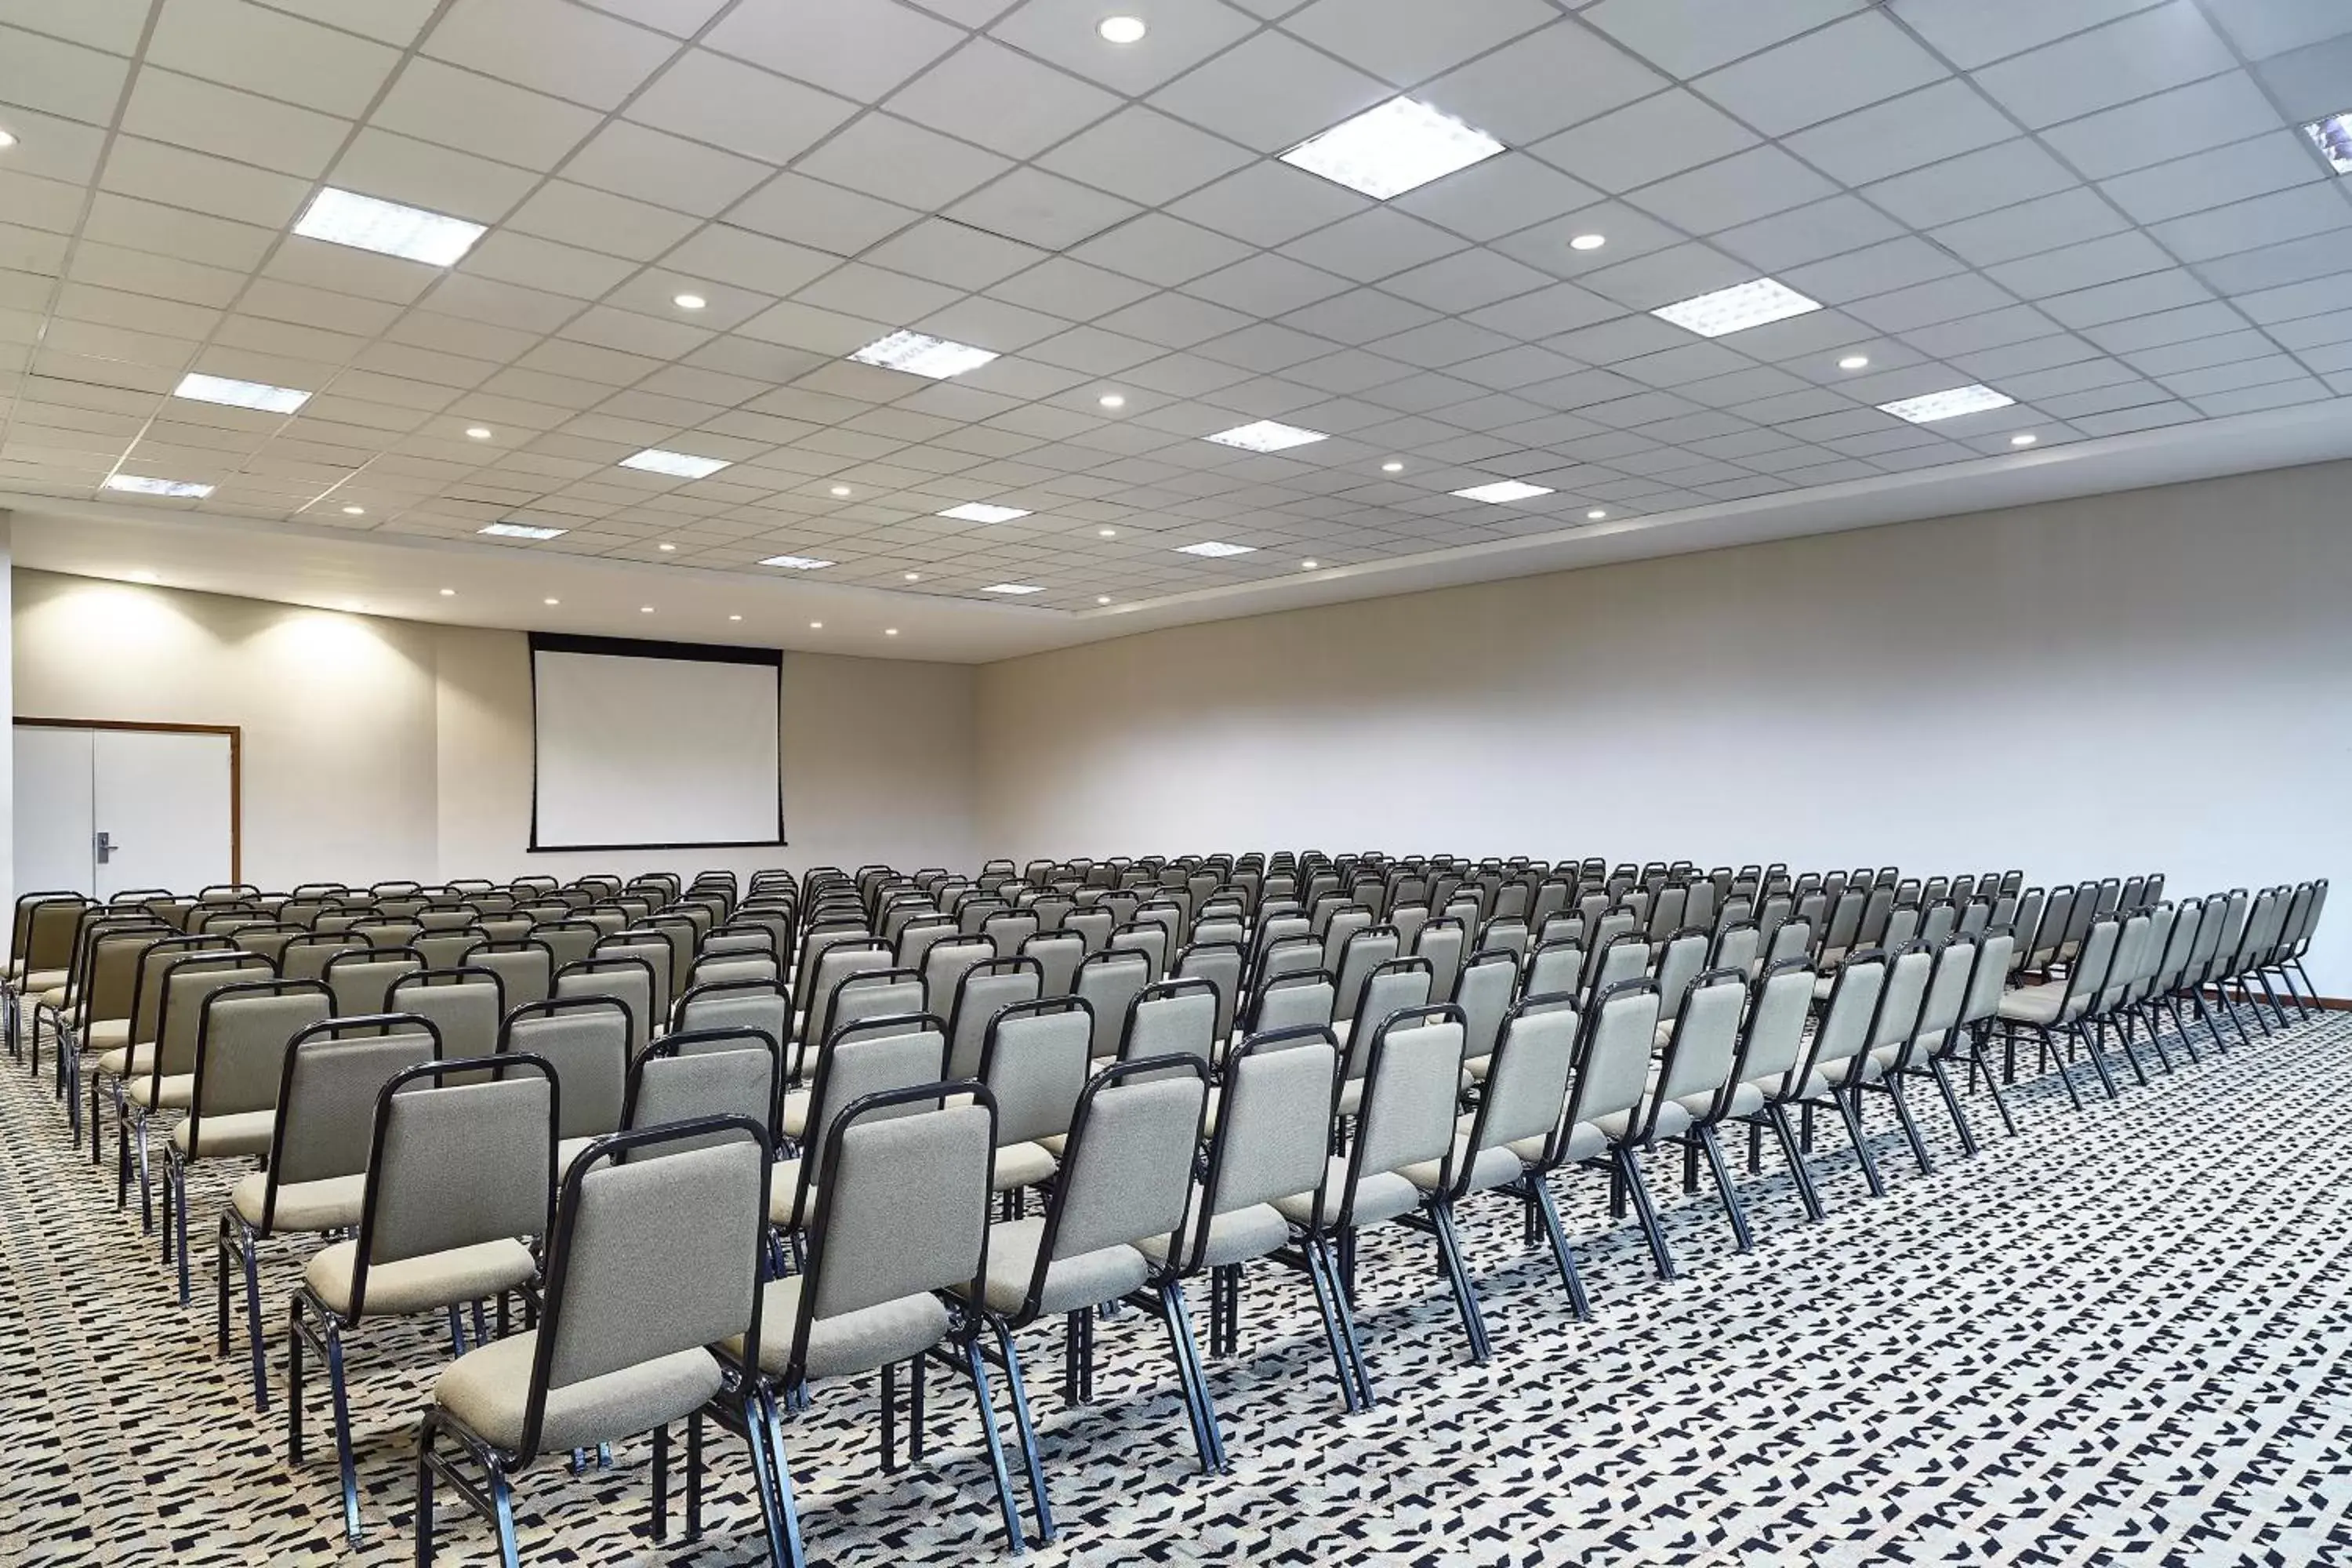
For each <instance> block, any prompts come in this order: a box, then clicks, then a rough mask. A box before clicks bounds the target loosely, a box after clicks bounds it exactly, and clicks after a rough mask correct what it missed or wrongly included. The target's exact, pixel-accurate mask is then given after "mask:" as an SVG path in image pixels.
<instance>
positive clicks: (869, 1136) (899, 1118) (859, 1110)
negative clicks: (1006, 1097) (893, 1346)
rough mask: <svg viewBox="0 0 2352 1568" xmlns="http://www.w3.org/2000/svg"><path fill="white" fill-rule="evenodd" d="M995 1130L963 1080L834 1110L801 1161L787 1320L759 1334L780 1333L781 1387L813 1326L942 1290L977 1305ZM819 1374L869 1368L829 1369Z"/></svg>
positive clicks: (803, 1355)
mask: <svg viewBox="0 0 2352 1568" xmlns="http://www.w3.org/2000/svg"><path fill="white" fill-rule="evenodd" d="M995 1122H996V1106H995V1103H994V1100H993V1099H992V1096H991V1095H990V1093H989V1091H988V1089H985V1088H984V1087H982V1085H980V1084H977V1083H973V1082H971V1081H970V1080H968V1079H967V1080H959V1081H957V1082H953V1083H949V1084H939V1085H926V1084H917V1085H912V1086H909V1087H908V1088H904V1089H893V1090H888V1091H886V1092H883V1093H880V1094H874V1095H868V1096H866V1097H865V1098H863V1099H861V1100H856V1102H855V1103H852V1104H849V1105H845V1106H844V1107H843V1108H842V1112H841V1114H840V1115H839V1116H837V1117H835V1119H834V1122H833V1126H832V1127H831V1129H829V1130H828V1131H827V1134H826V1137H825V1140H824V1143H823V1144H822V1145H820V1146H818V1147H817V1148H816V1149H815V1150H814V1152H813V1154H812V1159H813V1162H814V1163H815V1164H816V1165H817V1167H818V1176H817V1199H816V1205H815V1208H814V1213H812V1215H810V1218H809V1230H808V1245H807V1252H808V1258H807V1263H806V1266H805V1267H804V1268H803V1273H802V1276H801V1279H802V1286H801V1289H800V1292H799V1297H798V1315H797V1317H796V1318H795V1320H794V1321H793V1322H792V1323H789V1324H785V1323H776V1324H772V1325H770V1326H769V1331H770V1332H772V1333H779V1334H782V1333H789V1334H790V1335H791V1340H790V1348H789V1349H788V1351H787V1352H786V1354H785V1372H784V1381H785V1383H786V1384H787V1385H791V1384H795V1383H797V1382H799V1381H800V1380H801V1379H803V1378H804V1377H806V1376H807V1375H808V1374H809V1371H810V1366H809V1347H810V1344H811V1342H812V1340H813V1338H814V1331H815V1327H816V1325H817V1324H818V1323H819V1322H822V1321H827V1320H830V1319H836V1318H847V1317H850V1316H852V1315H854V1314H856V1313H860V1312H866V1311H870V1310H873V1309H875V1308H877V1307H884V1306H887V1305H889V1304H890V1303H891V1302H894V1301H904V1300H909V1299H913V1298H919V1297H922V1296H926V1295H930V1294H934V1293H939V1292H944V1291H948V1290H960V1291H961V1292H963V1293H964V1295H965V1296H966V1298H967V1299H968V1300H980V1299H981V1296H982V1280H983V1279H984V1275H983V1273H982V1269H983V1266H984V1258H985V1254H986V1252H987V1248H988V1203H989V1187H990V1184H991V1183H992V1179H993V1175H994V1170H995V1152H996V1149H997V1147H998V1146H999V1143H1000V1138H1001V1135H1000V1134H999V1132H998V1131H997V1130H996V1126H995ZM827 1370H828V1372H830V1373H835V1374H836V1375H838V1374H841V1373H854V1372H865V1371H870V1370H873V1369H872V1368H870V1367H865V1366H852V1367H846V1368H843V1367H835V1366H833V1365H832V1364H831V1363H828V1364H827Z"/></svg>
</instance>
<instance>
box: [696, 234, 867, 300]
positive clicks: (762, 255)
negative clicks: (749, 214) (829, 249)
mask: <svg viewBox="0 0 2352 1568" xmlns="http://www.w3.org/2000/svg"><path fill="white" fill-rule="evenodd" d="M663 262H664V265H666V266H667V267H670V268H674V269H676V270H677V271H680V272H686V273H691V274H693V275H695V276H697V277H701V278H708V279H711V280H712V281H714V282H719V283H731V284H733V285H735V287H737V288H739V289H751V290H753V291H755V292H758V293H763V294H780V293H789V292H791V291H792V290H793V289H798V288H800V287H801V286H802V285H803V284H805V283H807V282H809V281H811V280H812V279H816V278H818V277H821V276H823V275H824V273H825V272H826V271H828V270H829V269H831V268H833V267H834V266H835V265H836V259H835V258H834V257H831V256H827V255H825V254H824V253H823V252H820V251H814V250H810V249H807V248H805V247H802V246H797V245H793V244H790V243H788V242H786V241H784V240H781V239H774V238H771V237H768V236H767V235H763V234H753V233H751V231H750V230H748V229H740V228H735V227H733V226H730V225H727V224H716V223H714V224H708V225H706V226H703V227H701V228H699V229H698V230H696V231H695V232H694V234H693V235H692V236H690V237H688V239H687V240H686V242H685V243H684V244H682V245H680V246H679V247H677V249H675V250H673V251H671V252H670V253H669V254H668V255H667V256H666V257H664V258H663Z"/></svg>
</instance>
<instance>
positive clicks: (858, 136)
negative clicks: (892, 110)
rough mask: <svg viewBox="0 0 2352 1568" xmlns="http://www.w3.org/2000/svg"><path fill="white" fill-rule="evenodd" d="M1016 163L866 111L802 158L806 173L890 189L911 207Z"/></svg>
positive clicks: (936, 201)
mask: <svg viewBox="0 0 2352 1568" xmlns="http://www.w3.org/2000/svg"><path fill="white" fill-rule="evenodd" d="M1012 166H1013V165H1012V163H1010V162H1009V161H1008V160H1006V159H1003V158H1000V157H998V156H997V155H996V154H995V153H989V152H983V151H982V149H980V148H978V147H974V146H971V145H969V144H967V143H965V142H958V141H954V140H952V139H951V138H949V137H946V136H941V135H940V134H939V133H938V132H934V131H926V130H924V129H923V128H922V127H921V126H919V125H914V124H910V123H908V121H904V120H900V119H898V118H897V117H895V116H893V115H888V114H863V115H860V116H859V117H858V118H857V119H856V120H854V121H850V123H849V124H848V125H847V126H845V127H844V128H843V130H842V132H841V133H840V134H839V135H836V136H835V137H834V138H833V139H832V140H830V141H828V142H825V143H824V145H823V146H821V147H819V148H817V149H816V150H815V151H814V152H813V153H809V154H808V155H807V156H806V157H804V158H803V159H802V160H801V161H800V164H799V167H800V170H801V172H802V173H803V174H814V175H815V176H817V177H818V178H819V179H822V180H830V181H831V182H833V183H834V184H836V185H845V186H847V187H848V188H849V189H851V190H853V191H864V192H874V191H887V192H889V193H890V196H891V198H892V199H893V200H896V201H899V202H903V203H905V204H907V205H909V206H916V207H940V206H944V205H947V204H948V203H949V202H951V201H953V200H955V199H956V198H957V197H958V196H960V195H964V194H965V193H966V192H968V191H970V190H971V189H972V188H973V187H974V186H975V185H978V184H982V182H983V181H987V180H992V179H994V178H995V177H996V176H997V175H999V174H1003V172H1004V171H1005V170H1007V169H1009V168H1011V167H1012Z"/></svg>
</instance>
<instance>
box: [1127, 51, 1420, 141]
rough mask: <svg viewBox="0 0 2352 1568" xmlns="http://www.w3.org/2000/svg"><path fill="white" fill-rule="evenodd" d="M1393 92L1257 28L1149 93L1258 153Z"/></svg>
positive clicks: (1176, 112)
mask: <svg viewBox="0 0 2352 1568" xmlns="http://www.w3.org/2000/svg"><path fill="white" fill-rule="evenodd" d="M1391 96H1393V94H1392V89H1390V88H1388V87H1386V86H1384V85H1383V84H1382V83H1381V82H1380V81H1378V80H1376V79H1373V78H1371V77H1369V76H1366V75H1364V74H1363V73H1362V72H1360V71H1357V70H1353V69H1350V68H1349V67H1347V66H1344V65H1341V64H1340V63H1339V62H1338V61H1337V60H1334V59H1332V58H1330V57H1329V56H1328V55H1323V54H1319V53H1318V52H1317V51H1315V50H1313V49H1310V48H1308V47H1307V46H1306V45H1304V44H1301V43H1299V42H1297V40H1296V39H1293V38H1289V37H1285V36H1283V35H1282V34H1280V33H1271V32H1267V33H1259V34H1257V35H1255V37H1250V38H1247V39H1245V40H1244V41H1243V42H1242V43H1241V44H1239V45H1237V46H1235V47H1233V48H1231V49H1228V50H1226V51H1225V52H1224V53H1223V54H1222V55H1219V56H1218V57H1217V58H1214V59H1213V60H1210V61H1209V62H1208V63H1206V64H1205V65H1202V66H1200V67H1197V68H1194V69H1193V70H1192V71H1190V72H1188V73H1186V74H1185V75H1183V76H1181V77H1178V78H1177V79H1175V80H1174V81H1172V82H1170V83H1169V84H1168V85H1167V86H1166V87H1163V88H1161V89H1160V90H1159V91H1157V92H1155V93H1153V94H1152V95H1151V102H1152V104H1153V105H1154V106H1155V107H1156V108H1159V109H1162V110H1166V111H1167V112H1169V113H1171V114H1173V115H1175V116H1176V117H1177V118H1179V119H1181V120H1189V121H1192V123H1193V124H1195V125H1198V126H1201V127H1202V128H1203V129H1206V130H1213V131H1215V132H1218V133H1219V134H1221V135H1224V136H1229V137H1231V138H1233V139H1234V141H1236V142H1241V143H1242V144H1243V145H1244V146H1247V147H1255V148H1256V149H1257V150H1258V151H1259V152H1261V153H1280V152H1283V151H1284V150H1286V149H1287V148H1289V147H1292V146H1295V145H1297V143H1298V142H1304V141H1305V140H1306V139H1307V138H1308V137H1309V136H1312V135H1314V134H1315V133H1316V132H1319V131H1325V130H1328V129H1329V128H1330V127H1331V126H1333V125H1336V124H1338V123H1339V121H1342V120H1345V119H1347V118H1348V117H1349V116H1350V115H1352V114H1355V113H1358V112H1360V110H1366V109H1370V107H1372V105H1374V104H1376V103H1380V102H1382V101H1384V100H1387V99H1388V98H1390V97H1391Z"/></svg>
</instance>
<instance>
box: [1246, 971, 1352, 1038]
mask: <svg viewBox="0 0 2352 1568" xmlns="http://www.w3.org/2000/svg"><path fill="white" fill-rule="evenodd" d="M1338 1005H1339V987H1338V986H1336V985H1334V984H1331V977H1330V976H1329V975H1328V974H1326V973H1323V971H1321V970H1319V969H1312V970H1306V971H1302V972H1299V973H1291V974H1284V975H1278V976H1276V978H1274V979H1272V980H1269V981H1267V982H1265V984H1263V985H1261V986H1260V987H1259V988H1258V993H1257V994H1256V996H1255V997H1254V998H1253V999H1252V1001H1251V1003H1250V1012H1249V1022H1248V1032H1249V1033H1250V1034H1252V1035H1262V1034H1266V1033H1269V1032H1271V1031H1276V1030H1287V1029H1302V1028H1311V1027H1316V1026H1328V1025H1329V1024H1330V1023H1331V1021H1332V1019H1333V1017H1334V1016H1335V1012H1336V1009H1337V1007H1338Z"/></svg>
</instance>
